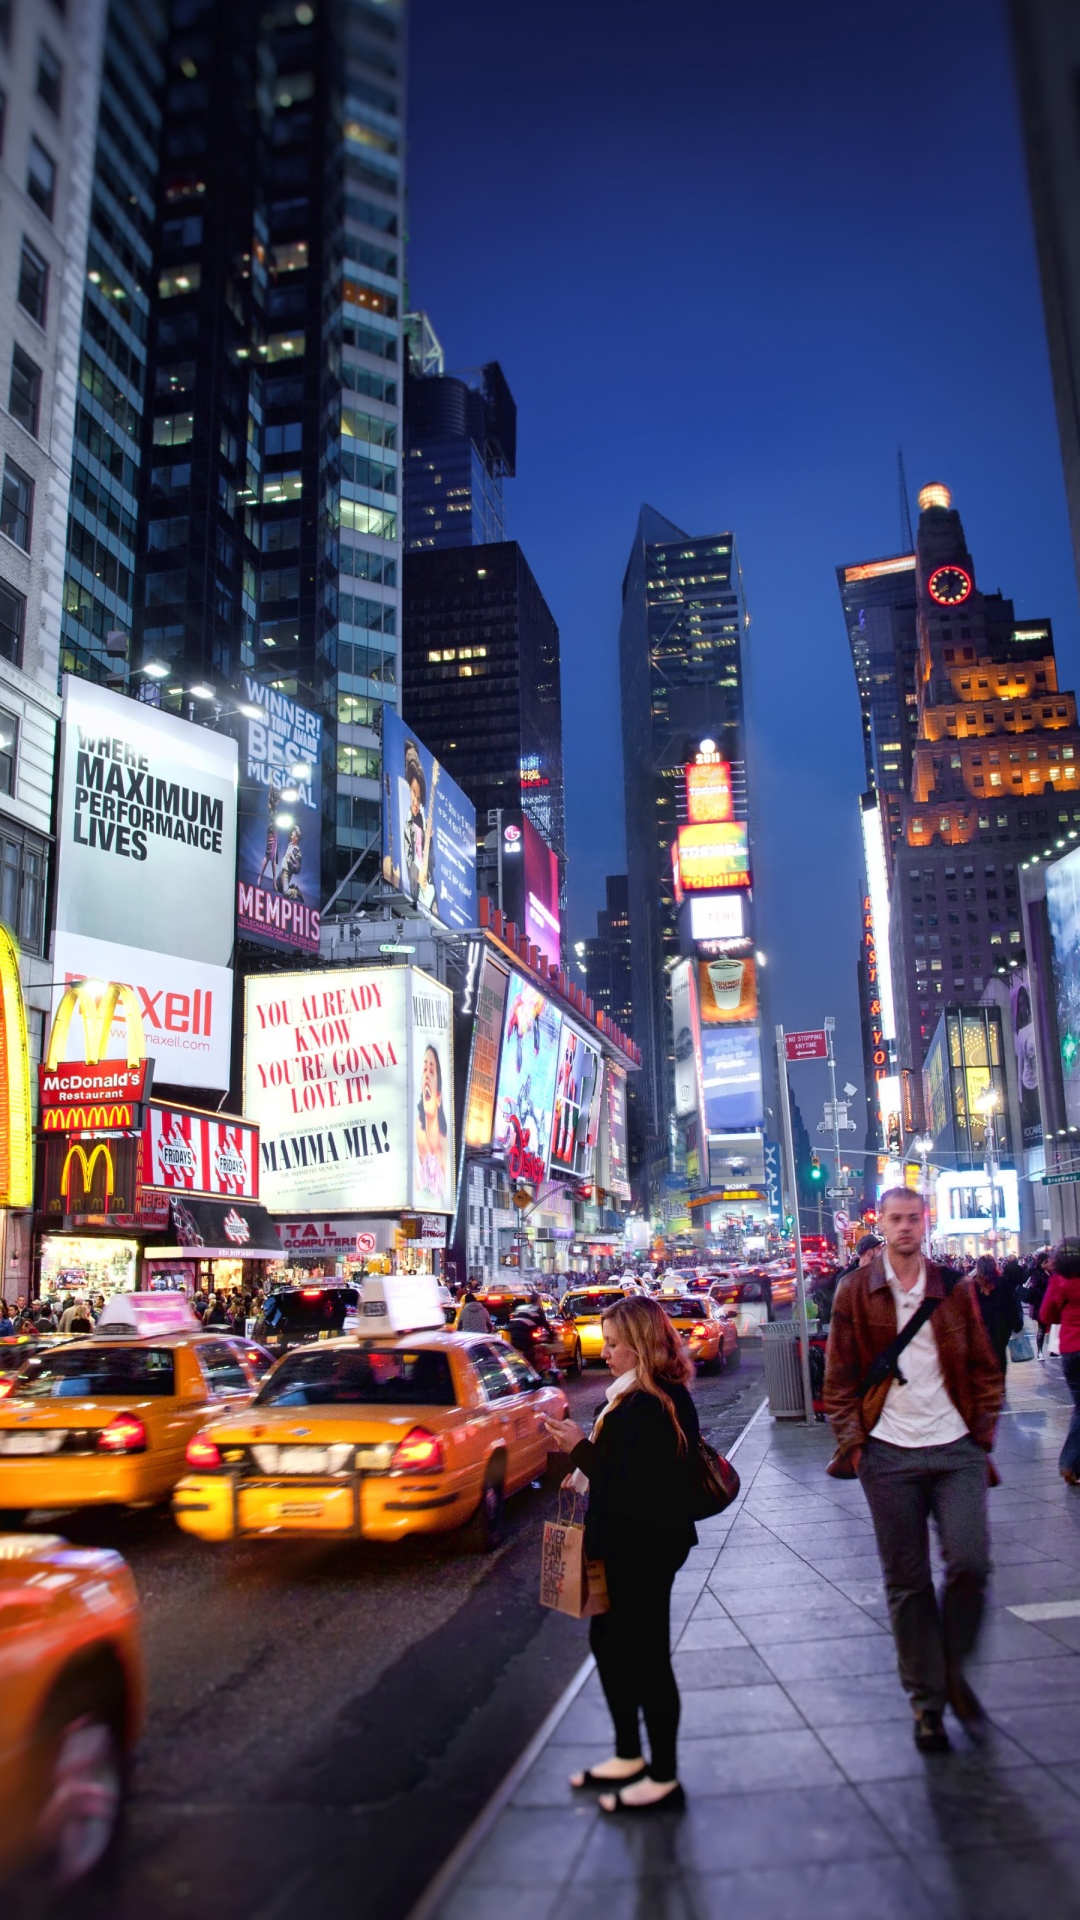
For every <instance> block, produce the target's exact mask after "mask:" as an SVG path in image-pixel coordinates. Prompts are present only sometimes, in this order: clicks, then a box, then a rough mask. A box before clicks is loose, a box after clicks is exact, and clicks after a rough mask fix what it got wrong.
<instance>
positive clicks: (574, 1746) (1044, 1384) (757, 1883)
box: [415, 1361, 1080, 1920]
mask: <svg viewBox="0 0 1080 1920" xmlns="http://www.w3.org/2000/svg"><path fill="white" fill-rule="evenodd" d="M1008 1401H1009V1404H1008V1411H1007V1412H1006V1413H1005V1414H1004V1415H1003V1417H1002V1422H1001V1427H1000V1429H999V1439H998V1447H997V1459H998V1463H999V1466H1000V1469H1001V1472H1002V1476H1003V1482H1004V1484H1003V1485H1002V1486H1001V1487H1000V1488H997V1489H995V1490H994V1491H993V1492H992V1493H991V1495H990V1502H991V1507H990V1511H991V1523H992V1529H993V1554H994V1576H993V1585H992V1589H991V1595H990V1608H989V1612H988V1616H987V1621H986V1627H985V1630H984V1634H983V1639H982V1641H981V1643H980V1648H979V1659H978V1662H977V1664H976V1665H974V1666H973V1667H972V1669H971V1677H972V1681H973V1684H974V1686H975V1688H976V1691H977V1692H978V1693H979V1695H980V1696H981V1698H982V1699H983V1701H984V1703H985V1705H986V1707H987V1709H988V1711H989V1713H990V1715H991V1720H992V1731H991V1733H990V1736H989V1738H988V1741H987V1744H986V1745H985V1746H984V1747H983V1748H982V1749H977V1748H975V1747H973V1746H971V1745H970V1744H969V1743H968V1742H967V1741H966V1740H965V1738H964V1736H963V1734H962V1733H961V1732H960V1730H959V1728H958V1727H957V1726H956V1724H955V1723H954V1722H951V1721H950V1722H949V1724H950V1731H951V1732H952V1734H953V1737H954V1740H955V1750H954V1751H953V1752H952V1753H951V1754H946V1755H941V1756H935V1757H933V1758H925V1757H923V1756H921V1755H920V1754H919V1753H917V1752H916V1749H915V1747H914V1744H913V1742H912V1737H911V1711H910V1708H909V1706H908V1704H907V1700H906V1698H905V1696H904V1694H903V1692H902V1691H901V1688H900V1685H899V1682H898V1680H897V1678H896V1663H895V1658H894V1654H893V1646H892V1640H891V1637H890V1635H889V1632H888V1628H887V1615H886V1608H885V1600H884V1596H883V1592H882V1588H881V1582H880V1577H879V1572H878V1562H877V1556H876V1553H875V1549H874V1539H873V1534H872V1531H871V1527H870V1521H869V1518H868V1516H867V1511H866V1504H865V1501H864V1499H863V1495H862V1491H861V1489H860V1488H859V1486H858V1484H857V1483H851V1482H843V1481H835V1480H830V1479H828V1478H827V1477H826V1474H825V1471H824V1469H825V1462H826V1460H827V1459H828V1457H829V1454H830V1452H831V1445H830V1436H829V1433H828V1430H827V1429H826V1428H823V1427H821V1426H816V1427H814V1428H809V1429H808V1428H806V1427H804V1426H802V1425H788V1424H786V1423H785V1424H783V1425H780V1424H777V1423H775V1422H773V1421H771V1420H770V1419H769V1416H768V1413H767V1411H766V1410H764V1409H762V1410H761V1411H760V1413H759V1415H758V1416H757V1417H756V1418H755V1420H754V1421H753V1423H752V1424H751V1425H750V1427H749V1428H748V1429H747V1430H746V1432H745V1433H744V1435H743V1437H742V1441H741V1444H740V1446H739V1451H738V1455H737V1465H738V1468H739V1472H740V1474H741V1476H742V1482H743V1491H742V1494H741V1496H740V1498H739V1500H738V1502H737V1504H736V1506H735V1507H734V1508H733V1509H731V1510H730V1511H729V1512H728V1513H726V1514H723V1515H722V1516H721V1517H720V1518H719V1519H717V1520H712V1521H709V1522H707V1523H706V1524H704V1525H703V1526H700V1527H699V1529H698V1532H699V1534H700V1536H701V1544H700V1545H699V1546H698V1547H697V1548H696V1549H695V1551H694V1552H693V1553H692V1555H691V1557H690V1559H689V1561H688V1562H687V1564H686V1566H685V1567H684V1568H683V1570H682V1572H681V1573H680V1574H679V1576H678V1579H677V1581H676V1590H675V1623H674V1627H673V1633H674V1638H675V1644H676V1653H675V1666H676V1670H677V1674H678V1679H679V1685H680V1688H681V1690H682V1703H683V1713H682V1727H681V1731H680V1744H679V1751H680V1766H679V1772H680V1777H681V1779H682V1781H683V1783H684V1785H685V1787H686V1791H687V1795H688V1805H687V1809H686V1812H685V1813H684V1814H682V1815H679V1814H665V1815H663V1816H660V1817H654V1818H653V1819H651V1820H648V1821H639V1822H632V1821H631V1820H628V1819H626V1818H616V1819H610V1818H605V1817H604V1816H602V1815H601V1814H600V1813H599V1812H598V1811H597V1809H596V1807H595V1805H594V1804H593V1802H592V1799H591V1796H590V1797H588V1798H587V1799H586V1798H585V1797H584V1796H582V1797H581V1799H578V1800H576V1799H575V1797H574V1796H572V1795H571V1793H570V1792H569V1789H568V1787H567V1776H568V1775H569V1774H570V1773H571V1772H572V1771H573V1770H574V1768H575V1767H579V1766H583V1765H584V1766H589V1765H591V1764H592V1763H593V1762H595V1761H599V1760H601V1759H603V1758H605V1757H606V1756H607V1755H608V1754H609V1753H610V1752H611V1748H612V1740H611V1730H610V1723H609V1720H608V1716H607V1711H606V1708H605V1705H604V1701H603V1697H602V1694H601V1692H600V1686H599V1682H598V1680H597V1677H596V1674H595V1672H592V1671H590V1672H589V1673H588V1675H587V1677H586V1678H585V1679H584V1683H583V1684H582V1686H581V1687H580V1690H579V1691H578V1693H577V1695H576V1697H575V1698H573V1699H572V1701H571V1702H570V1704H569V1705H568V1706H567V1707H566V1709H565V1711H564V1712H563V1713H562V1717H561V1719H559V1720H558V1723H557V1724H555V1725H553V1726H552V1725H551V1724H550V1723H549V1725H548V1727H547V1728H546V1730H545V1737H544V1739H543V1742H542V1745H540V1747H539V1750H537V1745H536V1743H534V1746H533V1748H532V1749H531V1750H530V1760H529V1764H528V1765H527V1768H526V1769H524V1770H523V1769H522V1768H520V1767H519V1768H518V1769H516V1770H515V1772H514V1774H512V1775H511V1776H510V1777H509V1779H508V1782H507V1791H505V1792H504V1794H503V1795H502V1797H501V1799H500V1796H498V1795H497V1796H496V1799H495V1801H494V1802H493V1803H492V1806H491V1808H490V1809H489V1811H488V1814H487V1816H486V1817H485V1816H482V1817H481V1820H480V1821H479V1822H478V1823H477V1828H476V1829H475V1830H474V1833H473V1836H472V1840H471V1842H469V1841H468V1840H467V1842H466V1843H465V1844H464V1845H463V1847H462V1848H461V1849H459V1852H458V1855H457V1856H456V1859H455V1862H454V1863H453V1864H452V1866H451V1869H450V1871H449V1872H446V1871H444V1874H443V1875H442V1876H440V1879H439V1881H438V1882H436V1883H435V1885H433V1887H432V1889H431V1890H430V1895H429V1896H428V1897H426V1898H425V1900H423V1901H421V1903H420V1905H419V1906H418V1907H417V1909H416V1910H415V1920H420V1916H423V1920H496V1916H497V1920H596V1916H597V1915H598V1914H599V1915H602V1917H603V1920H631V1917H632V1920H713V1916H721V1915H723V1916H725V1920H726V1917H727V1916H731V1915H737V1916H738V1920H807V1916H814V1915H821V1916H823V1917H824V1920H868V1917H870V1920H931V1917H932V1920H1034V1917H1036V1916H1037V1920H1078V1916H1080V1492H1076V1491H1073V1490H1070V1489H1069V1488H1067V1487H1066V1486H1065V1484H1064V1482H1063V1481H1062V1480H1061V1479H1060V1477H1059V1475H1058V1472H1057V1455H1058V1451H1059V1449H1060V1446H1061V1441H1062V1437H1063V1434H1064V1431H1065V1428H1066V1426H1067V1424H1068V1418H1069V1411H1070V1402H1069V1397H1068V1393H1067V1390H1066V1388H1065V1386H1064V1382H1063V1381H1062V1380H1061V1377H1060V1368H1059V1364H1058V1363H1057V1362H1054V1361H1051V1362H1050V1363H1049V1366H1048V1367H1046V1368H1044V1367H1043V1365H1042V1364H1041V1363H1039V1362H1037V1361H1036V1362H1029V1363H1027V1364H1026V1365H1021V1366H1013V1367H1011V1368H1010V1373H1009V1383H1008ZM584 1637H585V1629H584V1627H583V1628H582V1641H583V1651H584Z"/></svg>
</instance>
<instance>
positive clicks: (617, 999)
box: [583, 873, 634, 1038]
mask: <svg viewBox="0 0 1080 1920" xmlns="http://www.w3.org/2000/svg"><path fill="white" fill-rule="evenodd" d="M604 888H605V892H606V896H607V902H606V905H605V906H603V907H602V908H601V909H600V911H599V913H598V914H597V916H596V937H595V939H592V940H586V941H584V942H583V944H584V948H585V954H584V967H585V991H586V993H587V994H588V996H589V998H590V1000H592V1001H593V1002H594V1004H595V1005H596V1006H598V1007H600V1008H601V1009H602V1010H603V1012H604V1013H605V1014H607V1015H608V1017H609V1018H610V1019H612V1020H614V1021H615V1023H616V1025H618V1026H620V1027H621V1028H622V1030H623V1032H624V1033H628V1034H630V1036H631V1038H633V1032H634V1011H633V989H632V985H631V958H630V902H629V895H628V889H627V881H626V875H625V873H609V874H608V877H607V879H606V880H605V882H604Z"/></svg>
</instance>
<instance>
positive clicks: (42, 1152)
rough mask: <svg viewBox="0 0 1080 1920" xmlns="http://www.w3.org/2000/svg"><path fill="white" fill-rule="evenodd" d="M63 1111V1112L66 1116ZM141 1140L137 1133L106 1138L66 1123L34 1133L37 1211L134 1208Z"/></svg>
mask: <svg viewBox="0 0 1080 1920" xmlns="http://www.w3.org/2000/svg"><path fill="white" fill-rule="evenodd" d="M65 1117H66V1116H65ZM141 1149H142V1143H141V1140H140V1138H139V1136H138V1135H137V1134H135V1135H132V1134H127V1135H125V1134H123V1133H119V1134H115V1135H113V1136H112V1137H111V1138H110V1139H107V1140H103V1139H101V1138H100V1137H97V1138H95V1136H94V1135H93V1134H81V1135H80V1136H79V1138H78V1139H74V1138H72V1137H71V1135H70V1134H69V1133H68V1132H67V1130H66V1129H64V1130H63V1131H58V1132H56V1133H48V1134H46V1133H41V1134H40V1135H39V1136H38V1202H37V1205H38V1211H39V1212H40V1213H44V1214H49V1215H52V1216H53V1217H54V1218H55V1216H56V1215H57V1214H64V1215H68V1216H72V1215H74V1216H82V1217H83V1218H87V1217H89V1218H91V1219H102V1218H107V1217H109V1216H110V1215H114V1214H133V1213H134V1212H135V1211H136V1196H137V1194H138V1190H139V1162H140V1154H141Z"/></svg>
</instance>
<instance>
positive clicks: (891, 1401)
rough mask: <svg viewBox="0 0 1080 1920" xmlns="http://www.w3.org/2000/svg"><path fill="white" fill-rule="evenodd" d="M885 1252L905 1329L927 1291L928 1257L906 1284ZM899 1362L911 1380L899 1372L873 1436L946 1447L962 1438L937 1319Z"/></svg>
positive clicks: (906, 1443)
mask: <svg viewBox="0 0 1080 1920" xmlns="http://www.w3.org/2000/svg"><path fill="white" fill-rule="evenodd" d="M882 1258H883V1260H884V1263H885V1278H886V1280H887V1281H888V1283H889V1291H890V1292H891V1294H892V1297H893V1300H894V1301H895V1303H896V1331H897V1333H902V1332H903V1329H904V1328H905V1327H906V1326H907V1323H908V1321H909V1320H910V1319H911V1316H912V1314H913V1313H915V1312H916V1311H917V1309H918V1308H919V1307H920V1306H921V1305H922V1303H923V1300H924V1298H925V1296H926V1262H925V1260H920V1262H919V1277H918V1279H917V1280H916V1282H915V1285H914V1286H913V1287H908V1288H904V1287H902V1286H901V1285H900V1282H899V1280H898V1279H897V1277H896V1274H895V1273H894V1272H893V1266H892V1261H891V1260H890V1259H889V1256H888V1253H887V1252H885V1251H884V1249H883V1251H882ZM899 1367H900V1371H901V1373H902V1374H903V1376H904V1380H905V1382H906V1385H904V1386H901V1384H900V1382H899V1380H897V1379H895V1378H894V1380H893V1382H892V1385H891V1386H890V1388H889V1391H888V1394H887V1395H886V1399H885V1405H884V1406H883V1407H882V1409H881V1418H880V1420H879V1421H878V1423H877V1426H876V1427H875V1428H874V1429H873V1432H872V1434H871V1439H873V1440H886V1441H888V1443H889V1445H890V1446H891V1447H944V1446H948V1444H949V1442H950V1441H952V1440H962V1439H963V1437H964V1435H965V1433H966V1432H967V1427H966V1426H965V1425H964V1421H963V1417H962V1416H961V1414H960V1411H959V1409H958V1408H957V1407H956V1405H955V1404H954V1402H953V1401H952V1400H951V1399H950V1398H949V1394H948V1391H947V1389H946V1386H945V1381H944V1379H943V1378H942V1373H941V1362H940V1360H939V1359H938V1350H937V1337H936V1335H935V1333H934V1323H933V1321H932V1320H928V1321H927V1322H926V1325H925V1326H922V1327H920V1328H919V1331H918V1333H917V1334H916V1335H915V1338H914V1339H913V1340H912V1341H911V1342H910V1343H909V1344H908V1345H907V1346H906V1347H905V1348H904V1351H903V1353H902V1354H901V1355H900V1360H899Z"/></svg>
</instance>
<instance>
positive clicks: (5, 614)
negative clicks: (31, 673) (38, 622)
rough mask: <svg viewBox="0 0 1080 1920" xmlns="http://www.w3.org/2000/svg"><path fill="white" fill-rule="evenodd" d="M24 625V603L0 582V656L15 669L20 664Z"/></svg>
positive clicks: (20, 596) (11, 588)
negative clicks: (8, 661)
mask: <svg viewBox="0 0 1080 1920" xmlns="http://www.w3.org/2000/svg"><path fill="white" fill-rule="evenodd" d="M25 623H26V601H25V600H24V599H23V596H22V594H21V593H16V591H15V589H14V587H9V586H7V585H6V584H5V583H4V581H2V580H0V655H2V657H3V658H4V659H5V660H10V661H11V662H12V664H13V665H14V666H16V667H18V666H21V664H22V639H23V628H24V626H25Z"/></svg>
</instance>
